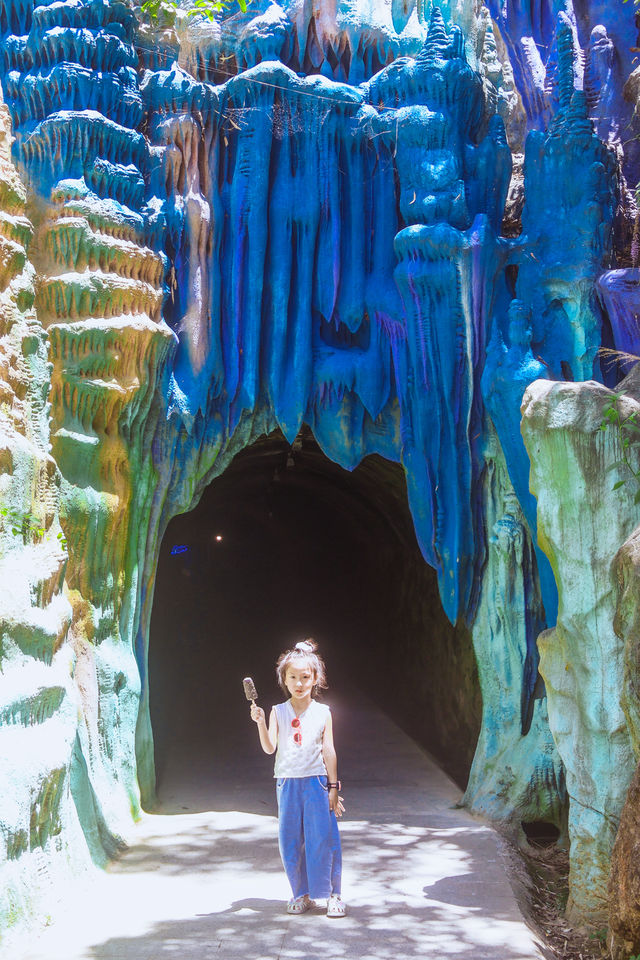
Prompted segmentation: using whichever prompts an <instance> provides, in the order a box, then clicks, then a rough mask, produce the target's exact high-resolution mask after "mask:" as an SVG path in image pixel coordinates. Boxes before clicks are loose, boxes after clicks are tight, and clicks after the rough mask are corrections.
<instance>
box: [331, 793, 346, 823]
mask: <svg viewBox="0 0 640 960" xmlns="http://www.w3.org/2000/svg"><path fill="white" fill-rule="evenodd" d="M329 809H330V810H333V812H334V813H335V815H336V817H341V816H342V814H343V813H344V804H343V802H342V797H339V796H338V791H337V790H336V789H335V787H334V789H333V790H329Z"/></svg>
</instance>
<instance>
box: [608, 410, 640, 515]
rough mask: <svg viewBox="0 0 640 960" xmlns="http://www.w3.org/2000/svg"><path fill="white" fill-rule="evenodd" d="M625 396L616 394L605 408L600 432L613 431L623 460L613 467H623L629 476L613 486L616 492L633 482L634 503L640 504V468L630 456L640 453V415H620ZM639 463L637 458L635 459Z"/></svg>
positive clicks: (636, 413) (635, 413)
mask: <svg viewBox="0 0 640 960" xmlns="http://www.w3.org/2000/svg"><path fill="white" fill-rule="evenodd" d="M622 396H623V394H621V393H614V395H613V396H612V397H611V400H610V401H609V403H608V404H607V406H606V407H605V408H604V412H603V417H602V423H601V424H600V427H599V429H600V430H603V431H604V430H609V429H613V430H614V431H615V432H616V433H617V435H618V440H619V442H620V449H621V450H622V459H621V460H618V461H616V463H615V464H613V466H616V467H618V466H623V467H624V468H625V470H626V471H627V474H628V476H626V477H623V478H622V480H618V481H617V482H616V483H614V485H613V489H614V490H619V489H620V487H623V486H624V485H625V483H628V482H629V481H630V480H633V482H634V483H635V486H636V492H635V496H634V498H633V502H634V503H640V466H638V467H635V466H634V465H633V463H632V462H631V459H630V455H631V454H632V452H633V451H640V413H638V412H637V411H636V412H634V413H631V414H630V415H629V416H628V417H623V416H622V414H621V413H620V407H619V402H620V399H621V397H622ZM634 459H636V462H638V461H637V458H634Z"/></svg>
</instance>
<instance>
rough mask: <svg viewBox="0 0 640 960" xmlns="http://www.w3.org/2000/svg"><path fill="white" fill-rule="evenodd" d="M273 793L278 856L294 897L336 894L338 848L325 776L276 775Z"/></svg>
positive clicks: (339, 861) (339, 862) (339, 864)
mask: <svg viewBox="0 0 640 960" xmlns="http://www.w3.org/2000/svg"><path fill="white" fill-rule="evenodd" d="M276 795H277V798H278V837H279V844H280V856H281V857H282V863H283V865H284V869H285V871H286V874H287V877H288V880H289V883H290V884H291V890H292V891H293V896H294V898H297V897H303V896H304V895H305V893H308V894H309V896H310V897H312V898H316V897H317V898H319V899H322V898H325V897H329V896H331V894H332V893H336V894H339V893H340V890H341V880H342V851H341V848H340V834H339V832H338V821H337V820H336V815H335V813H334V812H333V811H332V810H331V809H330V807H329V791H328V790H327V778H326V777H284V778H282V777H280V778H279V779H278V780H277V781H276Z"/></svg>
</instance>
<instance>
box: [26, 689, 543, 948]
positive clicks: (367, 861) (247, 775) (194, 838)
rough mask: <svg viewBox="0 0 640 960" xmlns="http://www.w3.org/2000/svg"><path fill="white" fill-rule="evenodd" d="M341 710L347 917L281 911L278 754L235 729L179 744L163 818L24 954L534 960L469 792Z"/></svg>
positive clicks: (363, 716) (364, 710)
mask: <svg viewBox="0 0 640 960" xmlns="http://www.w3.org/2000/svg"><path fill="white" fill-rule="evenodd" d="M328 700H329V701H331V698H330V697H329V698H328ZM243 706H244V705H243ZM333 708H334V717H335V724H336V729H337V738H336V739H337V743H338V747H339V757H340V770H341V774H342V776H343V778H344V780H345V785H344V789H343V791H342V792H343V796H344V800H345V804H346V806H347V813H346V817H345V819H344V820H343V822H342V827H341V832H342V839H343V850H344V864H345V866H344V888H343V889H344V895H345V899H346V900H347V901H348V904H349V914H348V916H347V917H346V918H345V919H344V920H328V919H327V918H326V917H325V916H324V914H323V911H322V909H321V908H320V907H318V908H317V910H316V911H315V912H313V913H309V914H306V915H304V916H300V917H289V916H287V915H286V914H285V913H284V901H285V900H286V899H287V897H288V896H289V891H288V888H287V884H286V881H285V878H284V874H283V871H282V868H281V865H280V860H279V856H278V848H277V839H276V819H275V798H274V791H273V781H272V780H271V779H270V777H271V763H272V758H269V757H266V756H264V755H263V754H262V753H261V752H260V751H259V748H258V746H257V739H256V743H255V744H254V743H253V740H248V739H247V737H248V736H250V737H251V738H252V737H253V736H254V735H255V731H254V728H253V726H251V727H250V728H247V727H245V726H244V724H235V723H234V724H233V727H234V730H232V731H226V732H225V735H224V740H225V743H226V746H227V747H229V748H230V750H229V751H227V758H226V759H224V758H223V759H222V760H218V761H215V760H214V759H213V758H212V757H211V755H210V754H208V755H207V757H206V759H203V754H202V753H201V754H200V757H199V759H198V758H197V754H196V753H195V750H194V753H191V754H187V753H186V752H185V750H184V746H182V747H181V745H180V744H179V743H177V744H176V749H175V752H174V755H173V756H172V757H171V758H170V761H169V763H168V765H167V768H166V772H165V776H164V780H163V783H162V788H161V791H160V802H159V805H158V809H157V812H155V813H153V814H147V815H145V817H144V819H143V821H142V822H141V823H140V824H138V825H137V826H136V828H135V831H134V832H133V833H132V836H131V838H130V844H131V845H130V847H129V849H128V850H127V851H126V853H125V854H124V855H123V856H122V858H121V859H120V860H119V861H118V862H117V863H116V864H114V865H113V866H112V867H111V868H110V869H109V871H108V873H107V874H106V875H104V876H100V877H99V878H98V880H97V881H96V883H95V885H92V886H91V888H90V889H88V890H87V891H86V899H85V901H84V902H76V904H75V907H74V910H73V915H72V916H67V917H66V918H65V917H64V916H63V917H61V918H60V919H59V920H58V921H57V922H56V924H55V926H53V927H51V928H49V929H48V930H47V931H46V932H45V933H44V934H43V936H42V937H40V938H39V939H38V940H37V941H36V942H35V943H32V945H31V948H30V950H29V951H28V952H27V953H26V954H24V957H22V958H21V957H20V956H19V955H18V954H16V953H15V952H14V953H13V960H214V958H216V960H237V958H242V960H341V958H348V960H414V958H415V960H418V958H420V960H429V958H434V960H435V958H437V960H449V958H452V960H453V958H455V960H538V958H540V957H541V953H540V952H539V950H538V948H537V947H536V945H535V941H534V939H533V937H532V935H531V933H530V932H529V930H528V928H527V927H526V926H525V924H524V922H523V920H522V916H521V914H520V912H519V910H518V907H517V905H516V902H515V899H514V896H513V893H512V890H511V887H510V885H509V883H508V881H507V878H506V875H505V871H504V867H503V863H502V860H501V855H500V851H499V843H498V839H497V837H496V835H495V834H494V832H493V831H492V830H491V829H490V828H488V827H487V826H486V825H484V824H483V823H482V822H479V821H477V820H475V819H473V818H472V817H470V816H469V815H468V814H467V813H466V812H464V811H462V810H458V809H455V804H456V802H457V801H458V800H459V798H460V791H459V790H458V788H457V787H456V786H455V785H454V784H453V783H452V782H451V781H450V780H449V779H448V778H447V777H446V776H445V775H444V774H443V773H442V772H441V771H440V770H439V769H438V768H437V767H436V766H435V764H434V763H433V762H432V761H431V760H430V759H429V758H428V757H427V756H426V755H425V753H424V752H423V751H422V750H421V749H420V748H419V747H418V746H417V745H416V744H415V743H414V742H413V741H412V740H410V739H409V738H408V737H406V736H405V735H404V734H403V733H402V732H401V731H400V730H399V729H398V728H397V727H396V726H395V725H394V724H393V723H392V722H391V721H390V720H389V719H388V718H387V717H385V716H384V715H383V714H382V713H380V712H379V711H378V710H376V709H375V708H374V707H373V706H372V705H371V704H370V703H368V702H367V701H364V700H363V701H358V702H357V703H353V701H350V702H349V704H348V716H349V718H350V724H351V725H350V729H349V730H348V731H346V730H343V728H342V727H341V720H342V717H343V716H346V715H347V714H346V710H345V707H344V704H343V703H341V702H340V701H338V702H336V703H334V705H333ZM234 731H235V732H234ZM247 731H248V732H247ZM254 746H255V750H254V749H253V747H254ZM247 747H249V749H247ZM243 754H244V757H245V759H243V760H242V761H241V762H239V761H238V759H237V758H238V756H243ZM234 756H235V760H234V759H233V757H234Z"/></svg>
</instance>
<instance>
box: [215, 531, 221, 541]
mask: <svg viewBox="0 0 640 960" xmlns="http://www.w3.org/2000/svg"><path fill="white" fill-rule="evenodd" d="M216 540H217V541H218V543H220V542H221V541H222V534H220V533H217V534H216Z"/></svg>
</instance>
